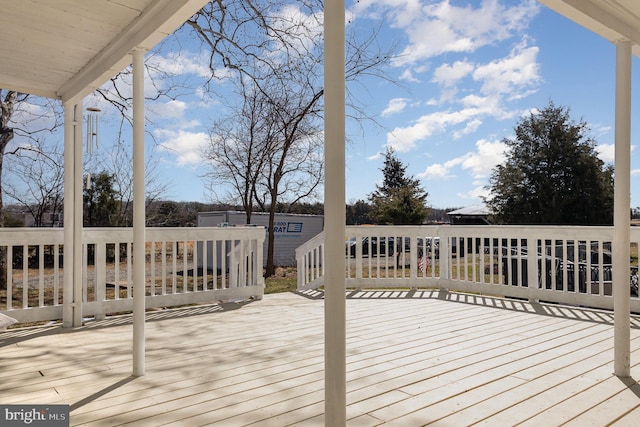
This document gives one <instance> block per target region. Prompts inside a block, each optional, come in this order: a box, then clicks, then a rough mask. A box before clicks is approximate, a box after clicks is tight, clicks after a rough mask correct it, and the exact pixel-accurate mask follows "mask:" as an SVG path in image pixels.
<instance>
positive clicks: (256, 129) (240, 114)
mask: <svg viewBox="0 0 640 427" xmlns="http://www.w3.org/2000/svg"><path fill="white" fill-rule="evenodd" d="M238 90H239V91H241V101H242V103H241V105H240V106H237V105H231V106H230V110H231V114H230V115H229V116H228V117H225V118H223V119H220V120H217V121H216V122H215V123H214V125H213V128H212V129H211V141H210V144H209V146H208V147H207V148H206V149H205V150H204V152H203V154H204V156H205V158H206V159H208V160H209V162H210V164H211V170H210V172H208V173H207V174H205V177H206V179H207V180H208V181H209V184H210V186H209V189H210V192H211V193H212V194H214V195H215V197H216V198H219V196H218V194H217V192H218V190H217V188H218V187H219V186H220V185H230V186H231V190H230V192H229V194H228V195H227V196H226V197H225V198H226V199H228V201H229V202H231V203H233V202H236V201H238V200H240V203H241V205H242V207H243V209H244V211H245V213H246V223H247V224H251V215H252V213H253V207H254V203H255V201H256V194H257V186H258V184H259V182H260V180H261V179H262V178H263V176H264V173H265V168H266V167H267V161H268V160H269V153H270V152H271V151H272V149H271V145H272V144H273V141H274V140H275V139H276V135H275V129H274V123H273V120H271V119H272V117H271V113H270V108H269V105H268V103H266V102H264V101H265V100H264V96H263V94H262V93H261V92H259V91H256V90H255V88H253V89H249V88H248V87H247V85H239V87H238Z"/></svg>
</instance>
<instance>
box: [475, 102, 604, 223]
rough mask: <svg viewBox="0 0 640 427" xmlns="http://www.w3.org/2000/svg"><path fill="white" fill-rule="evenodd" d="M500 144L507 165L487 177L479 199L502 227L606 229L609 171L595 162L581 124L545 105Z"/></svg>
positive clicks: (561, 109) (592, 145)
mask: <svg viewBox="0 0 640 427" xmlns="http://www.w3.org/2000/svg"><path fill="white" fill-rule="evenodd" d="M515 135H516V136H515V139H504V143H505V144H506V145H507V146H508V147H509V151H508V153H507V160H506V161H505V163H504V164H502V165H499V166H497V167H496V168H495V169H494V171H493V173H492V176H491V179H490V185H489V187H488V188H489V189H490V190H491V196H490V197H489V198H488V199H487V200H485V201H486V203H487V205H488V206H489V208H490V209H491V211H492V212H493V217H494V218H493V220H494V221H495V222H498V223H503V224H548V225H560V224H567V225H609V224H612V221H613V168H612V167H611V166H610V165H605V163H604V162H603V161H602V160H600V159H599V158H598V155H597V152H596V150H595V141H594V140H593V139H592V138H590V137H589V136H588V127H587V124H586V123H585V122H583V121H580V122H575V121H573V120H571V118H570V116H569V109H568V108H564V107H556V106H555V105H554V104H553V103H550V104H549V105H548V106H547V107H546V108H545V109H543V110H541V111H539V112H537V113H532V114H530V115H529V116H528V117H525V118H523V119H522V120H521V121H520V122H519V123H518V125H517V126H516V128H515Z"/></svg>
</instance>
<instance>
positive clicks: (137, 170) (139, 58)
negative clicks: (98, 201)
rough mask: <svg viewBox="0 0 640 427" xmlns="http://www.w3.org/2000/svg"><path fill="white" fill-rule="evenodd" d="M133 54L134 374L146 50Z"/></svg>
mask: <svg viewBox="0 0 640 427" xmlns="http://www.w3.org/2000/svg"><path fill="white" fill-rule="evenodd" d="M131 55H132V57H133V375H134V376H138V377H139V376H142V375H144V373H145V366H144V362H145V359H144V353H145V341H144V340H145V338H144V332H145V331H144V320H145V319H144V312H145V291H146V286H145V204H144V199H145V190H144V51H143V50H141V49H136V50H134V51H133V52H132V53H131Z"/></svg>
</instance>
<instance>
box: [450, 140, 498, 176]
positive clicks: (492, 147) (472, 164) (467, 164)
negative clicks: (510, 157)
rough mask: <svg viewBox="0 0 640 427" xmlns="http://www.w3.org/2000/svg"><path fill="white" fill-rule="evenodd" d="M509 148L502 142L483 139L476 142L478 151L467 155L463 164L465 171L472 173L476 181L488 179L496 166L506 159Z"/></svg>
mask: <svg viewBox="0 0 640 427" xmlns="http://www.w3.org/2000/svg"><path fill="white" fill-rule="evenodd" d="M506 152H507V146H506V144H504V143H503V142H501V141H487V140H485V139H481V140H479V141H477V142H476V151H475V152H470V153H467V154H465V155H464V156H463V157H464V159H463V160H462V162H461V166H462V168H463V169H467V170H469V171H470V172H471V175H472V176H473V177H474V178H475V179H479V178H486V177H488V176H489V175H491V171H492V170H493V168H494V167H496V165H499V164H501V163H503V162H504V161H505V159H506Z"/></svg>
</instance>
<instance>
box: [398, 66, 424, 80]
mask: <svg viewBox="0 0 640 427" xmlns="http://www.w3.org/2000/svg"><path fill="white" fill-rule="evenodd" d="M399 79H400V80H402V81H405V82H409V83H420V80H418V79H417V78H416V77H414V76H413V73H412V72H411V70H409V69H406V70H404V71H403V72H402V74H400V77H399Z"/></svg>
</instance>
